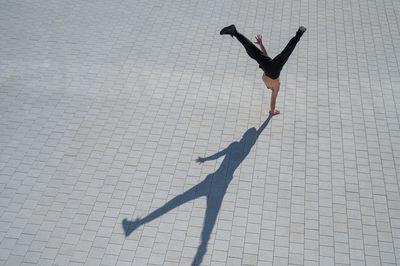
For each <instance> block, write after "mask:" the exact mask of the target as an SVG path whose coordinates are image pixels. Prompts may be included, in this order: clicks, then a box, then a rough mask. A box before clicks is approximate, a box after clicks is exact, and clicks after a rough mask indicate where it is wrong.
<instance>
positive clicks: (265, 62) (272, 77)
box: [220, 25, 306, 115]
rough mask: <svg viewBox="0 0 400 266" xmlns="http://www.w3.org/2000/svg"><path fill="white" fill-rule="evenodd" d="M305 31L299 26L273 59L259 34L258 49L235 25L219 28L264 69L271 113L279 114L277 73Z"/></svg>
mask: <svg viewBox="0 0 400 266" xmlns="http://www.w3.org/2000/svg"><path fill="white" fill-rule="evenodd" d="M305 31H306V28H305V27H303V26H301V27H300V28H299V29H298V30H297V32H296V35H295V36H294V37H293V38H292V39H291V40H290V41H289V43H288V44H287V45H286V47H285V49H283V51H282V52H281V53H280V54H278V55H277V56H276V57H275V58H274V59H271V57H269V56H268V54H267V51H266V50H265V47H264V45H263V43H262V37H261V35H260V34H258V35H257V36H256V42H255V43H256V44H258V45H259V46H260V48H261V50H262V51H261V50H260V49H258V48H257V46H255V45H254V44H253V43H252V42H251V41H249V39H247V38H246V37H245V36H243V35H242V34H241V33H239V32H238V31H237V30H236V27H235V25H230V26H228V27H225V28H223V29H222V30H221V32H220V34H221V35H223V34H229V35H231V36H232V37H233V36H235V37H236V39H237V40H238V41H239V42H240V43H241V44H242V45H243V46H244V48H245V49H246V52H247V54H248V55H249V56H250V57H251V58H253V59H254V60H256V61H257V63H258V64H259V66H260V68H261V69H262V70H263V71H264V74H263V76H262V79H263V81H264V83H265V85H266V86H267V88H268V89H270V90H271V91H272V95H271V104H270V111H269V113H270V114H271V115H276V114H279V113H280V112H279V110H277V109H275V104H276V97H277V96H278V92H279V88H280V79H279V75H280V73H281V70H282V68H283V66H284V65H285V63H286V61H287V60H288V59H289V56H290V55H291V53H292V52H293V50H294V48H295V47H296V44H297V43H298V42H299V41H300V37H301V36H302V35H303V33H304V32H305Z"/></svg>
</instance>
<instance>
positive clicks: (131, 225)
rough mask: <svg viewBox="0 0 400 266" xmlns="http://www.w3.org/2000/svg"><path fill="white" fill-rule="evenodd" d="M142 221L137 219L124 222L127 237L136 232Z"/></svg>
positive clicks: (123, 226)
mask: <svg viewBox="0 0 400 266" xmlns="http://www.w3.org/2000/svg"><path fill="white" fill-rule="evenodd" d="M139 221H140V219H136V220H135V221H133V222H132V221H128V220H127V219H126V218H125V219H124V220H123V221H122V228H123V229H124V231H125V236H129V235H130V234H131V233H132V232H133V231H135V230H136V229H137V228H138V227H139V226H140V223H139Z"/></svg>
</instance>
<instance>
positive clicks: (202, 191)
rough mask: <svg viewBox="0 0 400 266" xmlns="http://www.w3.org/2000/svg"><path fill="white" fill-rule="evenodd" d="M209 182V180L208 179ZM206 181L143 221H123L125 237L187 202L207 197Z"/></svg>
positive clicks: (169, 202)
mask: <svg viewBox="0 0 400 266" xmlns="http://www.w3.org/2000/svg"><path fill="white" fill-rule="evenodd" d="M206 180H207V179H206ZM206 180H204V181H203V182H201V183H199V184H197V185H196V186H194V187H192V188H191V189H189V190H188V191H186V192H184V193H183V194H181V195H178V196H176V197H175V198H173V199H172V200H170V201H168V202H167V203H166V204H165V205H164V206H162V207H160V208H158V209H157V210H155V211H153V212H152V213H150V214H149V215H147V216H146V217H144V218H143V219H136V220H135V221H128V220H127V219H126V218H125V219H124V220H123V221H122V228H123V229H124V232H125V236H129V235H130V234H131V233H132V232H133V231H135V230H136V229H137V228H138V227H139V226H141V225H143V224H145V223H148V222H151V221H152V220H154V219H156V218H158V217H160V216H161V215H163V214H165V213H167V212H169V211H170V210H172V209H174V208H176V207H178V206H180V205H182V204H184V203H185V202H188V201H191V200H193V199H195V198H198V197H201V196H205V195H206V194H207V187H208V186H207V184H206Z"/></svg>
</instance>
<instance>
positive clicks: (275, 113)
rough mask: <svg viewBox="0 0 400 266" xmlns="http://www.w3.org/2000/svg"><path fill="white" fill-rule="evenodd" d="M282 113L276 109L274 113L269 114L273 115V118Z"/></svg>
mask: <svg viewBox="0 0 400 266" xmlns="http://www.w3.org/2000/svg"><path fill="white" fill-rule="evenodd" d="M280 113H281V112H280V111H279V110H278V109H275V110H274V111H273V112H271V111H269V114H270V115H272V116H274V115H278V114H280Z"/></svg>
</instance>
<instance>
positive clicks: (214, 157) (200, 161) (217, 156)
mask: <svg viewBox="0 0 400 266" xmlns="http://www.w3.org/2000/svg"><path fill="white" fill-rule="evenodd" d="M228 149H229V147H228V148H225V149H223V150H222V151H219V152H217V153H216V154H214V155H211V156H208V157H198V158H197V159H196V162H198V163H204V162H205V161H211V160H216V159H218V158H219V157H221V156H223V155H225V154H226V152H227V151H228Z"/></svg>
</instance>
